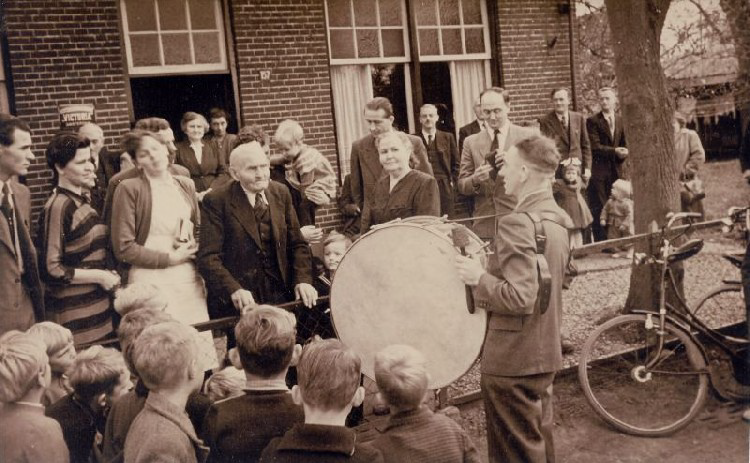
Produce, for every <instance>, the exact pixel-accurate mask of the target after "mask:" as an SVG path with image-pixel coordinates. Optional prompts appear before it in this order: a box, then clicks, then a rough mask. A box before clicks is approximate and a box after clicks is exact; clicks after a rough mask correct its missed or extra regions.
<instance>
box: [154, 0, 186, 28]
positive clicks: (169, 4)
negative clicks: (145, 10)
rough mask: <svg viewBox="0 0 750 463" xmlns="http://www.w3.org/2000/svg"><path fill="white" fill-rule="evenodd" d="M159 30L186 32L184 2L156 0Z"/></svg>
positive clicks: (178, 0)
mask: <svg viewBox="0 0 750 463" xmlns="http://www.w3.org/2000/svg"><path fill="white" fill-rule="evenodd" d="M158 1H159V24H161V30H163V31H173V30H186V29H187V17H186V16H185V14H186V13H187V12H186V11H185V1H184V0H158Z"/></svg>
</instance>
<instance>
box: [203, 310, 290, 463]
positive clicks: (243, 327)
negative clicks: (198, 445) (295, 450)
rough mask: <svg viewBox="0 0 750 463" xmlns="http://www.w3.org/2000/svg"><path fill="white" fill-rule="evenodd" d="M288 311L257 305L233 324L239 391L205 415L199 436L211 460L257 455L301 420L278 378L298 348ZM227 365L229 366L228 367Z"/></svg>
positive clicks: (285, 372) (242, 458)
mask: <svg viewBox="0 0 750 463" xmlns="http://www.w3.org/2000/svg"><path fill="white" fill-rule="evenodd" d="M295 323H296V322H295V320H294V316H293V315H292V314H291V313H289V312H287V311H285V310H282V309H278V308H276V307H271V306H267V305H261V306H259V307H257V308H255V309H253V310H252V311H250V312H248V313H246V314H245V315H243V316H242V318H241V319H240V321H239V323H237V326H236V327H235V329H234V330H235V335H236V337H237V348H236V349H237V351H238V352H239V357H240V362H241V364H242V368H243V369H244V371H245V378H246V383H245V390H244V394H242V395H241V396H238V397H233V398H230V399H227V400H223V401H220V402H217V403H215V404H213V405H212V406H211V408H210V409H209V411H208V414H207V415H206V420H205V424H204V433H203V435H204V437H205V439H206V444H207V445H209V446H210V447H211V454H210V456H209V459H210V461H212V462H235V461H258V458H259V457H260V454H261V452H262V451H263V448H265V447H266V446H267V445H268V443H269V442H270V441H271V439H273V438H274V437H280V436H282V435H284V433H285V432H287V431H288V430H289V429H291V427H292V426H294V425H295V424H297V423H302V422H303V420H304V416H303V413H302V408H301V407H300V406H299V405H295V403H294V401H293V400H292V396H291V394H290V392H289V389H288V388H287V386H286V382H285V381H284V378H285V377H286V374H287V370H288V369H289V366H290V365H293V364H296V363H297V358H298V357H299V353H300V351H301V347H300V346H299V344H295ZM230 368H233V367H230Z"/></svg>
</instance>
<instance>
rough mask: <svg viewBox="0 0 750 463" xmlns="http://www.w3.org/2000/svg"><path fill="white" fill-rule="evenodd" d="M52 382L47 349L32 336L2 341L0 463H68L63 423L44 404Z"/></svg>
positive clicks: (8, 337)
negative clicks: (48, 411)
mask: <svg viewBox="0 0 750 463" xmlns="http://www.w3.org/2000/svg"><path fill="white" fill-rule="evenodd" d="M49 382H50V367H49V359H48V358H47V354H46V353H45V346H44V345H43V344H42V343H41V342H39V341H38V340H36V339H34V338H33V337H32V336H31V335H29V334H26V333H20V332H12V331H10V332H8V333H5V334H4V335H3V337H2V340H0V402H1V403H2V404H0V461H3V462H6V461H12V462H19V463H36V462H41V461H43V462H53V463H68V461H69V460H68V449H67V447H66V446H65V440H64V439H63V434H62V429H60V424H59V423H58V422H57V421H55V420H53V419H51V418H47V417H46V416H44V406H43V405H42V404H41V403H40V400H41V398H42V394H44V390H45V388H46V387H47V386H48V385H49Z"/></svg>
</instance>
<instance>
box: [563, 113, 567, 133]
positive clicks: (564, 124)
mask: <svg viewBox="0 0 750 463" xmlns="http://www.w3.org/2000/svg"><path fill="white" fill-rule="evenodd" d="M562 126H563V128H564V129H565V130H568V115H567V114H564V115H563V117H562Z"/></svg>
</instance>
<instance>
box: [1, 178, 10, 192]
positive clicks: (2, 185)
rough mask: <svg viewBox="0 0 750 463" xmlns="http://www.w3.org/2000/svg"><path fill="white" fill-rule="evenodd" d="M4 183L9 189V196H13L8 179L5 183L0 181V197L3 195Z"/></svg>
mask: <svg viewBox="0 0 750 463" xmlns="http://www.w3.org/2000/svg"><path fill="white" fill-rule="evenodd" d="M6 183H7V184H8V188H10V195H11V196H13V182H12V181H11V180H10V179H8V181H7V182H3V181H2V180H0V195H2V194H3V187H4V186H5V184H6Z"/></svg>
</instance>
